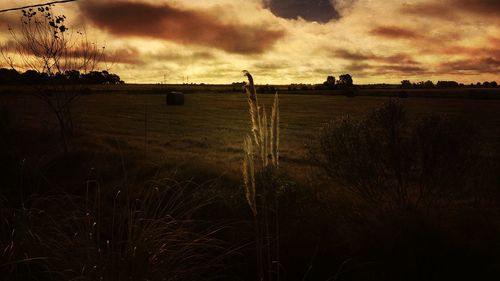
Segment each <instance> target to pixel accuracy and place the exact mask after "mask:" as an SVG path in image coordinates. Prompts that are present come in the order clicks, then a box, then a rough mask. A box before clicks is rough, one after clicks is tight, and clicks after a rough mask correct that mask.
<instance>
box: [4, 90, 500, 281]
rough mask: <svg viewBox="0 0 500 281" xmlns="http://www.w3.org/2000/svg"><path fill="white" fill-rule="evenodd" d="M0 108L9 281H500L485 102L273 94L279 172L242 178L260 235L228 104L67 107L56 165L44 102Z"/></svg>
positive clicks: (103, 99) (124, 101)
mask: <svg viewBox="0 0 500 281" xmlns="http://www.w3.org/2000/svg"><path fill="white" fill-rule="evenodd" d="M132 87H133V86H132ZM12 91H15V89H14V90H12ZM1 101H2V107H1V114H0V116H1V117H0V133H1V142H2V146H1V153H0V154H1V157H2V162H1V163H2V167H1V171H2V177H1V179H2V180H1V184H2V191H1V195H2V200H1V218H2V220H1V223H0V248H1V250H2V253H1V255H0V271H1V273H2V276H5V278H7V279H8V280H124V279H130V278H131V279H132V280H205V279H215V280H235V279H236V280H256V278H257V276H263V278H264V279H265V280H277V279H278V278H280V279H281V280H443V279H444V280H448V279H455V280H471V279H487V278H490V277H498V276H500V260H499V259H498V257H499V256H500V255H499V254H500V243H498V241H499V239H500V238H498V237H500V220H499V219H498V216H497V214H498V212H499V211H500V210H499V206H500V204H499V201H500V193H499V191H500V189H499V188H500V178H499V177H498V174H499V173H498V171H499V170H500V167H499V165H498V163H499V161H498V159H499V158H498V156H497V155H498V153H497V152H496V151H497V147H498V143H499V142H500V132H499V130H498V128H500V116H498V114H495V113H496V112H497V111H498V109H499V108H500V103H498V102H497V101H492V100H488V101H485V100H468V99H467V100H466V99H412V98H410V99H400V100H399V101H390V99H389V98H383V97H356V98H355V99H352V98H347V97H342V96H341V97H336V96H314V97H311V96H307V95H286V94H281V95H280V97H279V110H280V113H281V114H280V119H281V122H280V124H281V125H280V129H281V130H280V144H279V169H277V170H274V171H269V170H268V169H263V170H262V171H260V170H259V171H256V181H257V183H259V182H260V184H261V185H260V187H261V188H262V184H264V185H266V184H267V187H266V188H267V189H266V190H272V191H273V193H272V194H269V195H268V196H271V197H269V198H270V199H272V201H271V200H268V201H269V202H273V203H272V208H270V209H269V210H268V211H269V213H268V215H270V216H272V218H270V219H269V220H268V222H272V225H271V227H270V228H269V229H268V230H266V229H265V227H266V220H265V219H264V218H260V219H262V220H259V227H260V232H259V233H258V234H257V236H256V232H255V223H254V220H253V217H254V211H253V210H252V208H249V205H248V200H247V198H248V194H245V192H246V191H245V188H244V187H243V186H244V183H243V180H242V176H241V163H242V160H243V155H244V154H243V151H244V150H243V148H242V140H243V139H244V138H245V136H246V135H247V134H248V133H249V132H251V131H249V129H251V128H252V127H251V126H250V125H251V122H250V120H249V118H248V104H247V99H246V98H245V95H244V94H243V93H233V94H218V93H206V94H205V93H190V94H186V105H185V106H184V107H166V106H165V97H164V96H163V95H158V94H154V95H138V94H133V91H131V93H130V94H126V93H123V92H120V93H102V94H101V93H95V94H91V95H87V96H82V97H81V98H80V99H79V101H78V104H77V106H76V107H75V109H74V116H75V120H76V121H75V122H76V123H77V126H76V131H75V135H74V137H73V138H72V139H71V142H70V145H69V147H70V149H69V150H68V152H66V153H65V152H64V150H63V149H62V148H61V143H60V138H59V137H58V132H57V129H56V128H57V126H56V125H55V124H54V120H53V119H52V118H53V117H51V115H47V114H46V111H45V109H44V106H43V103H40V102H38V101H37V100H36V99H33V97H31V96H29V95H24V94H19V93H16V94H14V95H11V94H9V95H2V96H1ZM259 102H260V103H261V104H262V105H263V106H265V107H267V108H271V105H272V104H274V103H275V102H274V96H259ZM270 113H271V112H270ZM347 115H348V116H349V117H347ZM269 125H270V124H269ZM247 151H248V150H247ZM258 159H259V160H258V161H261V160H260V156H259V158H258ZM270 183H272V184H270ZM257 188H259V185H257ZM270 188H272V189H270ZM262 191H265V190H262V189H260V192H262ZM247 193H248V191H247ZM266 196H267V195H266ZM260 198H261V199H264V197H260ZM257 203H258V202H257ZM261 203H262V202H261ZM276 206H277V207H276ZM260 210H261V211H262V213H263V214H265V213H266V210H265V209H260ZM260 210H259V211H260ZM259 214H260V212H259ZM276 222H277V224H276ZM278 229H279V230H278ZM256 237H258V238H259V239H258V240H256ZM256 242H257V243H259V244H260V245H257V246H258V247H257V249H263V250H262V253H263V255H262V256H260V258H259V255H261V253H260V252H259V250H257V251H256V247H255V246H256ZM277 246H279V247H277ZM269 249H271V251H270V250H269ZM267 252H270V253H271V254H272V255H271V256H270V259H269V258H268V255H267ZM259 261H260V263H261V264H263V266H261V267H260V269H259V265H258V264H257V265H258V266H257V267H256V262H257V263H258V262H259ZM269 269H270V270H269ZM259 271H266V272H271V274H270V275H269V274H262V272H259Z"/></svg>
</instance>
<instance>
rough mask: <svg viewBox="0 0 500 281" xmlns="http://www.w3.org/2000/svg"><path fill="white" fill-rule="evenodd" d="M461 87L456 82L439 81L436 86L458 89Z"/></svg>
mask: <svg viewBox="0 0 500 281" xmlns="http://www.w3.org/2000/svg"><path fill="white" fill-rule="evenodd" d="M459 86H460V85H459V84H458V82H456V81H438V82H437V84H436V87H438V88H458V87H459Z"/></svg>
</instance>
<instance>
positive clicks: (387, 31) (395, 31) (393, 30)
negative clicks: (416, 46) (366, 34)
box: [370, 26, 425, 40]
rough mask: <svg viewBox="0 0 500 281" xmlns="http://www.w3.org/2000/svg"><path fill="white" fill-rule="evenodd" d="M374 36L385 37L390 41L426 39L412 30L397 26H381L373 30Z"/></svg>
mask: <svg viewBox="0 0 500 281" xmlns="http://www.w3.org/2000/svg"><path fill="white" fill-rule="evenodd" d="M370 33H371V34H372V35H375V36H378V37H384V38H388V39H410V40H413V39H422V38H425V37H424V36H423V35H421V34H420V33H418V32H416V31H413V30H410V29H404V28H401V27H397V26H379V27H376V28H374V29H372V30H371V32H370Z"/></svg>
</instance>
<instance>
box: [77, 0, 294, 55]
mask: <svg viewBox="0 0 500 281" xmlns="http://www.w3.org/2000/svg"><path fill="white" fill-rule="evenodd" d="M80 9H81V11H82V13H83V14H84V17H85V18H87V19H89V20H90V21H91V22H92V23H93V24H94V25H95V26H96V27H98V28H101V29H103V30H106V31H108V32H110V33H112V34H115V35H117V36H135V37H149V38H156V39H163V40H167V41H172V42H176V43H180V44H190V45H200V46H208V47H213V48H218V49H222V50H224V51H227V52H230V53H238V54H258V53H263V52H265V51H266V50H267V49H269V48H271V47H272V46H273V45H274V44H275V43H276V42H277V41H278V40H279V39H280V38H282V37H283V36H284V31H282V30H277V29H270V28H267V27H261V26H247V25H239V24H228V23H222V22H221V21H219V20H217V19H216V18H215V16H213V15H210V14H207V13H204V12H201V11H193V10H183V9H179V8H176V7H172V6H169V5H166V4H164V5H153V4H148V3H141V2H125V1H118V2H107V1H86V2H85V4H80Z"/></svg>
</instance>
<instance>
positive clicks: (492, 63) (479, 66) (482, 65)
mask: <svg viewBox="0 0 500 281" xmlns="http://www.w3.org/2000/svg"><path fill="white" fill-rule="evenodd" d="M440 70H441V71H442V72H444V73H480V74H484V73H492V74H498V73H500V60H498V59H495V58H482V59H463V60H455V61H450V62H444V63H441V64H440Z"/></svg>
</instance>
